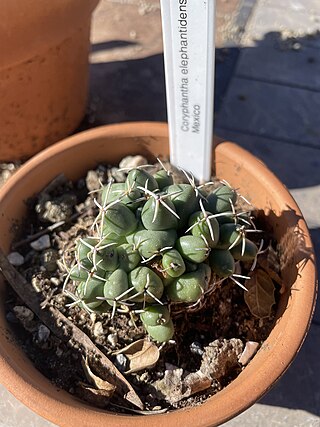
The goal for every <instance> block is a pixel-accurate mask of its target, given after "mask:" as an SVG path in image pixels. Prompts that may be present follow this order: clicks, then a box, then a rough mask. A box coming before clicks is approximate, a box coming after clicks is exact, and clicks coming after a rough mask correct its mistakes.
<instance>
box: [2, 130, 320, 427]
mask: <svg viewBox="0 0 320 427" xmlns="http://www.w3.org/2000/svg"><path fill="white" fill-rule="evenodd" d="M130 133H132V136H135V137H143V136H146V135H152V133H153V134H154V133H156V135H157V136H163V137H167V136H168V128H167V124H166V123H160V122H129V123H119V124H118V123H117V124H112V125H104V126H99V127H96V128H92V129H89V130H86V131H83V132H80V133H77V134H75V135H72V136H70V137H68V138H65V139H63V140H62V141H60V142H57V143H55V144H53V145H51V146H49V147H48V148H46V149H45V150H43V151H42V152H40V153H38V154H37V155H35V156H34V157H32V158H31V159H30V160H28V161H27V162H26V163H25V164H24V165H22V166H21V167H20V168H19V170H18V171H17V172H15V174H14V175H13V176H12V177H11V178H10V179H9V180H8V181H7V183H6V184H4V186H3V187H2V188H1V190H0V203H1V201H2V199H3V198H4V197H5V195H6V194H7V193H8V192H9V191H12V190H13V188H14V186H15V185H16V183H17V182H18V181H20V180H21V179H22V178H23V177H24V176H26V175H27V174H28V172H29V170H30V169H32V168H34V167H35V166H36V165H38V164H39V163H42V162H44V161H45V159H47V158H50V157H51V156H54V155H55V154H57V153H59V152H60V151H61V150H72V149H73V147H74V146H77V145H78V144H86V143H87V141H88V140H90V138H91V137H94V138H97V137H102V138H105V137H111V138H112V137H113V138H118V137H128V138H130V136H129V134H130ZM132 136H131V137H132ZM217 150H227V151H228V150H229V151H230V150H233V151H236V152H237V153H238V154H239V155H244V154H245V156H247V158H248V159H250V160H251V161H253V162H255V163H257V162H259V163H260V164H261V167H262V169H263V172H264V173H265V174H266V176H267V178H270V179H271V180H272V181H273V182H274V183H277V185H280V186H281V191H283V193H284V194H286V196H287V199H288V200H290V206H291V207H293V208H294V209H295V210H296V211H297V212H298V213H300V214H301V212H300V210H299V208H298V206H297V204H296V203H295V201H294V199H293V198H292V196H291V195H290V194H289V192H288V190H286V189H285V187H284V186H283V184H282V183H281V182H280V181H279V180H278V178H276V177H275V176H274V174H273V173H272V172H271V171H270V170H269V169H268V168H267V167H266V166H265V165H264V164H263V163H262V162H261V161H259V160H258V159H257V158H256V157H254V156H253V155H252V154H250V153H249V152H247V151H246V150H244V149H243V148H241V147H239V146H238V145H236V144H234V143H231V142H222V143H220V144H219V145H218V147H217ZM257 164H258V163H257ZM302 221H304V220H303V219H302ZM304 224H305V222H304ZM306 232H307V238H308V239H309V240H308V244H309V242H310V245H311V247H312V242H311V238H310V235H309V233H308V230H307V228H306ZM309 264H310V263H309ZM309 275H310V278H311V279H313V282H314V286H313V287H312V286H310V290H309V294H310V300H311V297H312V299H313V302H312V303H310V306H309V307H308V310H307V312H306V313H304V316H303V318H302V319H303V321H304V322H303V324H304V327H303V328H301V327H300V333H299V340H297V341H296V343H295V345H294V346H292V344H291V345H288V347H286V346H285V345H284V344H283V343H282V344H283V345H282V344H279V343H277V344H276V345H277V347H276V348H278V347H279V349H280V351H279V355H281V356H283V357H282V359H281V361H282V362H281V363H282V366H283V368H282V370H281V371H280V370H279V369H276V370H275V371H272V372H271V374H270V375H268V379H269V381H268V386H267V387H266V386H264V387H263V386H262V382H261V381H260V382H259V381H257V384H256V387H255V391H256V393H255V397H254V399H252V397H251V398H250V397H249V396H246V395H244V396H242V398H241V403H240V404H239V402H238V404H237V405H235V406H234V407H233V406H232V404H234V403H235V402H234V399H230V400H231V406H230V414H229V417H228V418H226V416H225V414H224V416H223V417H222V418H220V422H225V421H227V420H228V419H230V418H232V417H234V416H236V415H238V414H239V413H240V412H242V411H244V410H245V409H247V408H248V407H250V406H251V405H252V404H253V403H254V402H256V401H257V400H258V399H260V398H261V397H262V396H263V394H265V393H266V392H267V391H268V390H269V389H270V388H271V387H272V386H273V384H274V383H275V382H276V381H277V379H278V378H279V377H280V376H281V375H282V374H283V373H284V372H285V371H286V369H287V368H288V367H289V366H290V364H291V363H292V361H293V359H294V357H295V355H296V354H297V352H298V351H299V349H300V347H301V345H302V343H303V341H304V339H305V337H306V334H307V332H308V329H309V327H310V324H311V320H312V315H313V311H314V308H315V301H316V291H317V279H316V268H315V265H313V268H312V266H309ZM306 292H307V291H306ZM300 321H301V318H300ZM302 331H303V332H302ZM267 340H268V338H267ZM285 341H286V335H285V336H284V342H285ZM281 345H282V347H281ZM289 350H290V351H289ZM288 353H289V354H290V355H288ZM269 357H270V356H269ZM273 363H274V365H276V364H277V365H278V364H279V363H280V362H279V360H277V361H274V362H273ZM246 369H247V368H246ZM0 373H1V377H2V378H3V384H4V385H5V386H6V387H7V388H8V389H9V391H11V392H12V393H13V394H14V395H15V388H16V387H14V386H10V376H11V377H13V376H14V377H15V378H14V384H19V387H20V389H21V388H22V387H24V386H26V385H27V386H28V389H29V390H28V393H34V394H35V400H37V399H39V397H40V395H41V396H43V394H42V392H41V391H39V390H37V389H36V387H35V385H33V384H31V382H30V380H28V379H26V378H24V377H23V376H20V375H19V374H18V375H17V374H16V373H15V372H14V371H13V368H12V367H11V365H9V363H8V362H7V361H6V360H4V359H3V358H2V357H1V354H0ZM237 378H239V377H237ZM270 378H271V379H270ZM48 381H49V380H48ZM235 381H236V380H235ZM235 381H232V382H231V384H230V385H232V383H234V382H235ZM264 383H266V381H264ZM230 385H228V386H227V387H226V388H225V389H224V390H222V391H221V392H219V393H218V394H216V395H214V396H213V397H212V398H210V399H209V400H207V401H206V402H205V403H204V404H202V405H200V406H196V407H193V408H187V409H182V410H176V411H173V412H168V413H166V414H161V415H153V418H152V419H153V420H154V421H155V422H160V420H161V421H164V418H163V417H165V418H167V419H169V418H170V420H172V418H174V417H177V418H176V419H177V420H180V421H182V420H184V421H186V420H188V417H189V416H190V415H189V414H190V412H193V413H195V414H196V416H197V417H198V418H199V417H202V416H203V415H204V410H205V409H204V408H208V405H209V406H210V401H211V400H212V401H215V402H219V400H221V399H225V395H226V394H227V393H228V389H230ZM237 389H239V385H237ZM226 390H227V391H226ZM16 395H17V398H18V399H19V400H21V401H22V402H24V399H23V396H22V392H21V391H20V394H19V395H18V393H16ZM222 395H223V397H222ZM219 396H221V398H220V397H219ZM45 399H46V406H47V407H46V408H45V409H43V408H42V407H40V409H39V408H38V407H35V406H34V407H31V406H29V407H31V409H32V410H34V411H36V412H37V413H39V414H40V415H42V416H44V417H46V418H47V419H49V420H51V421H53V422H57V421H58V419H59V418H58V417H59V415H57V414H59V413H61V405H62V406H63V407H64V410H67V409H68V408H69V407H70V406H69V405H68V404H66V403H64V402H61V401H58V399H56V398H54V397H52V396H49V395H45ZM34 403H36V402H34ZM48 405H51V410H50V411H49V410H48ZM73 409H76V411H78V412H79V416H78V419H79V420H80V417H81V414H82V415H84V413H85V412H87V413H88V412H89V413H91V414H94V413H95V414H96V416H97V417H99V418H97V420H98V419H102V416H103V417H104V419H106V417H110V422H111V423H112V422H113V421H114V422H115V423H119V424H118V425H119V426H120V425H121V426H125V425H126V423H130V425H131V422H130V420H129V418H128V415H121V414H116V413H110V412H101V411H100V410H97V409H96V408H93V407H90V408H89V407H88V406H87V405H86V403H83V405H82V406H81V410H80V409H79V408H78V407H76V405H74V406H73ZM211 409H212V408H211ZM206 411H207V412H208V410H206ZM49 412H50V413H49ZM97 414H98V415H97ZM101 414H102V415H101ZM129 417H130V416H129ZM179 417H180V418H179ZM144 418H145V419H146V418H148V417H144ZM132 419H133V422H134V420H137V421H138V420H139V421H141V420H142V419H143V417H141V416H137V417H133V418H132ZM204 421H205V422H208V421H210V418H209V415H208V414H207V415H206V417H205V419H204ZM199 422H200V421H199ZM122 423H123V424H122ZM209 424H210V422H209ZM209 424H208V425H209ZM141 425H143V426H144V425H145V423H143V422H142V423H141ZM181 425H182V424H181ZM199 425H207V424H199ZM215 425H216V424H215Z"/></svg>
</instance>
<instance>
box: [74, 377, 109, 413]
mask: <svg viewBox="0 0 320 427" xmlns="http://www.w3.org/2000/svg"><path fill="white" fill-rule="evenodd" d="M77 395H78V396H79V397H81V399H83V400H85V401H86V402H89V403H91V404H92V405H94V406H97V407H99V408H106V407H107V406H108V404H109V401H110V396H109V393H108V392H107V391H106V390H97V389H96V388H93V387H90V386H88V385H87V384H84V383H82V382H79V383H78V384H77Z"/></svg>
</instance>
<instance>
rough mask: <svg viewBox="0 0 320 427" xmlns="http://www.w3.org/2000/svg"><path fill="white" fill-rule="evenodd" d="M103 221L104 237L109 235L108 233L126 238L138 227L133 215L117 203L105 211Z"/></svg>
mask: <svg viewBox="0 0 320 427" xmlns="http://www.w3.org/2000/svg"><path fill="white" fill-rule="evenodd" d="M103 221H104V222H103V233H104V235H105V236H107V235H110V233H115V234H117V235H118V236H126V235H128V234H131V233H133V232H134V231H135V229H136V228H137V225H138V221H137V219H136V217H135V214H134V213H133V212H132V211H131V210H130V209H129V208H128V207H127V206H125V205H123V204H122V203H117V204H116V205H113V206H111V207H110V208H109V209H107V211H106V212H105V214H104V219H103Z"/></svg>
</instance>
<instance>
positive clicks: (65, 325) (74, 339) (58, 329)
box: [0, 248, 144, 410]
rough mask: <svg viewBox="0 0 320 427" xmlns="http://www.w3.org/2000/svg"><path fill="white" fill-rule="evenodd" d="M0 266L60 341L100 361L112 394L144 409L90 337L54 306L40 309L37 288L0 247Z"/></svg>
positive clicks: (124, 380)
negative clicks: (12, 263) (112, 385)
mask: <svg viewBox="0 0 320 427" xmlns="http://www.w3.org/2000/svg"><path fill="white" fill-rule="evenodd" d="M0 269H1V271H2V273H3V275H4V277H5V278H6V279H7V281H8V282H9V284H10V285H11V287H12V288H13V290H14V291H15V292H16V293H17V294H18V295H19V297H20V298H21V299H22V300H23V301H24V302H25V304H26V305H27V306H28V307H29V308H30V309H31V310H32V311H33V312H34V313H35V314H36V315H37V316H38V318H39V319H40V320H41V321H42V322H43V323H44V324H45V325H46V326H47V327H48V328H49V329H50V330H51V332H52V333H53V334H54V335H56V336H57V337H58V338H59V339H60V340H61V341H64V342H66V343H69V344H70V345H71V346H72V347H73V348H80V349H82V350H83V352H84V353H85V355H87V356H88V357H89V358H90V359H91V360H94V361H95V362H96V363H97V365H99V368H100V370H102V371H103V373H104V374H105V376H106V380H107V381H109V382H110V383H111V384H114V385H115V386H116V391H115V394H116V395H117V397H118V398H119V399H120V400H122V401H123V400H125V401H127V402H129V403H131V404H132V405H134V406H135V407H138V408H139V409H141V410H143V408H144V406H143V403H142V402H141V400H140V398H139V396H138V395H137V393H136V392H135V391H134V389H133V387H132V386H131V384H130V383H129V382H128V381H127V380H126V379H125V378H124V376H123V375H122V374H121V373H120V372H119V371H118V370H117V368H116V367H115V366H114V364H113V363H112V362H111V361H110V360H109V359H108V358H107V356H106V355H105V354H103V353H102V352H101V351H100V350H99V349H98V348H97V347H96V346H95V345H94V344H93V342H92V341H91V340H90V338H89V337H88V336H87V335H86V334H85V333H84V332H82V331H81V330H80V329H79V328H78V327H77V326H75V325H74V324H73V323H72V322H71V321H70V320H69V319H67V318H66V317H65V316H64V315H63V314H62V313H61V312H60V311H59V310H58V309H57V308H55V307H52V306H51V307H48V308H47V309H45V310H44V309H41V306H40V304H41V301H40V298H39V295H38V294H37V292H36V291H35V290H34V289H33V288H32V286H31V285H30V284H29V283H28V282H27V281H26V280H25V278H24V277H23V276H22V275H21V274H20V273H19V272H18V271H17V270H16V269H15V268H14V267H13V266H12V265H11V264H10V263H9V261H8V260H7V257H6V256H5V254H4V253H3V251H2V249H1V248H0Z"/></svg>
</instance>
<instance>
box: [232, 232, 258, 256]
mask: <svg viewBox="0 0 320 427" xmlns="http://www.w3.org/2000/svg"><path fill="white" fill-rule="evenodd" d="M244 242H245V243H244V248H243V243H242V239H241V242H240V243H239V244H238V245H236V246H235V247H234V248H232V249H231V250H230V252H231V254H232V256H233V257H234V259H236V260H239V261H252V260H254V259H255V257H256V256H257V253H258V248H257V246H256V245H255V244H254V243H253V242H252V241H251V240H249V239H247V238H245V240H244ZM243 249H244V251H243Z"/></svg>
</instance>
